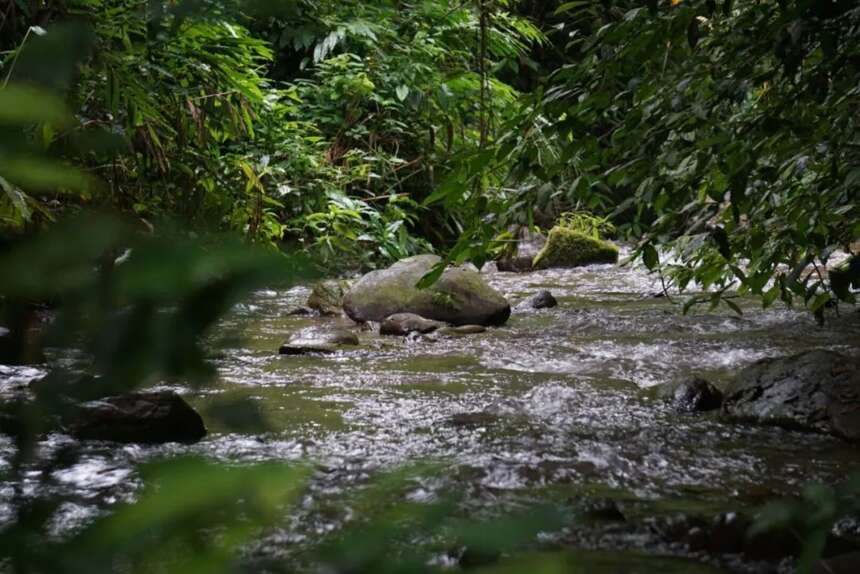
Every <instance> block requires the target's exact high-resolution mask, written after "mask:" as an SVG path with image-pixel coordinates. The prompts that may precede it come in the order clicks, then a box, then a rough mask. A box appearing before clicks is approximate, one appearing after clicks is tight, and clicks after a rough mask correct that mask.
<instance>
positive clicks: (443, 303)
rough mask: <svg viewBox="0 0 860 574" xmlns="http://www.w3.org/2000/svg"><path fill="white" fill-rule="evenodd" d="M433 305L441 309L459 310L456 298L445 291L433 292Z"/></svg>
mask: <svg viewBox="0 0 860 574" xmlns="http://www.w3.org/2000/svg"><path fill="white" fill-rule="evenodd" d="M433 304H434V305H438V306H439V307H446V308H448V309H453V310H455V311H457V310H458V309H459V305H457V301H455V300H454V297H452V296H451V294H449V293H445V292H444V291H433Z"/></svg>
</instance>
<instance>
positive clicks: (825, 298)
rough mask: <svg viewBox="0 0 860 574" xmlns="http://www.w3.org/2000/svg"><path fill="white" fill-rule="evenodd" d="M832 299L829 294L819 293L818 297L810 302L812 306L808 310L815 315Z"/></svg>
mask: <svg viewBox="0 0 860 574" xmlns="http://www.w3.org/2000/svg"><path fill="white" fill-rule="evenodd" d="M832 299H833V296H832V295H831V294H830V293H819V295H818V296H817V297H816V298H815V300H813V301H812V305H810V306H809V310H810V311H812V312H813V313H815V312H816V311H818V310H820V309H822V308H823V307H824V306H825V305H827V303H829V302H830V301H831V300H832Z"/></svg>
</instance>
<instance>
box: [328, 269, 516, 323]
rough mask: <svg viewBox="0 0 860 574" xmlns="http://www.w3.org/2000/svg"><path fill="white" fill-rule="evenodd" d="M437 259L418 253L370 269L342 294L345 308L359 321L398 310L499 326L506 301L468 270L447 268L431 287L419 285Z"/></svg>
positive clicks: (436, 318)
mask: <svg viewBox="0 0 860 574" xmlns="http://www.w3.org/2000/svg"><path fill="white" fill-rule="evenodd" d="M441 261H442V260H441V259H440V258H439V257H438V256H436V255H419V256H417V257H410V258H408V259H403V260H402V261H398V262H397V263H395V264H394V265H392V266H391V267H389V268H388V269H382V270H379V271H372V272H370V273H368V274H367V275H365V276H364V277H362V278H361V279H359V281H358V282H357V283H355V285H353V287H352V288H351V289H350V290H349V292H348V293H347V294H346V297H344V300H343V308H344V311H346V314H347V315H349V317H350V318H351V319H352V320H354V321H358V322H365V321H378V322H381V321H384V320H385V319H386V318H388V317H390V316H392V315H396V314H398V313H414V314H415V315H420V316H421V317H424V318H425V319H431V320H433V321H443V322H445V323H451V324H454V325H470V324H477V325H501V324H503V323H505V322H506V321H507V320H508V318H509V317H510V315H511V306H510V304H508V301H507V300H506V299H505V298H504V297H503V296H502V295H501V294H499V293H498V292H497V291H496V290H495V289H493V288H492V287H490V286H489V285H487V283H486V282H485V281H484V279H483V277H481V275H480V273H476V272H475V271H474V270H472V269H466V268H462V267H449V268H448V269H446V270H445V272H444V273H443V274H442V276H441V277H440V278H439V280H438V281H437V282H436V283H435V284H434V285H433V286H431V287H429V288H427V289H418V288H417V287H416V285H417V283H418V282H419V281H420V280H421V278H422V277H424V275H426V274H427V273H429V272H430V271H431V270H432V269H433V267H434V266H435V265H437V264H438V263H440V262H441Z"/></svg>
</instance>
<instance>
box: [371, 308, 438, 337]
mask: <svg viewBox="0 0 860 574" xmlns="http://www.w3.org/2000/svg"><path fill="white" fill-rule="evenodd" d="M445 326H446V323H442V322H441V321H433V320H431V319H425V318H424V317H422V316H420V315H416V314H414V313H398V314H396V315H392V316H390V317H388V318H387V319H385V321H383V322H382V325H380V327H379V333H380V334H381V335H399V336H404V335H408V334H410V333H422V334H426V333H432V332H433V331H436V330H437V329H440V328H442V327H445Z"/></svg>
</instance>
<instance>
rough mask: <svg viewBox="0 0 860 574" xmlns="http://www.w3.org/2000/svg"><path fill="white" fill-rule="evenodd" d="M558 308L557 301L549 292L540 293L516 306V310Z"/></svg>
mask: <svg viewBox="0 0 860 574" xmlns="http://www.w3.org/2000/svg"><path fill="white" fill-rule="evenodd" d="M557 306H558V301H557V300H556V298H555V297H553V294H552V293H550V292H549V291H546V290H544V291H540V292H538V293H536V294H534V295H532V296H531V297H529V298H528V299H526V300H524V301H522V302H521V303H520V304H519V305H517V310H519V311H526V310H530V309H551V308H553V307H557Z"/></svg>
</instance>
